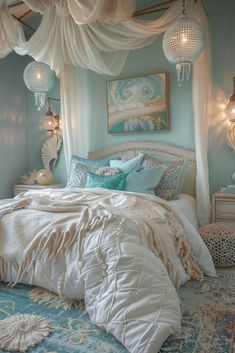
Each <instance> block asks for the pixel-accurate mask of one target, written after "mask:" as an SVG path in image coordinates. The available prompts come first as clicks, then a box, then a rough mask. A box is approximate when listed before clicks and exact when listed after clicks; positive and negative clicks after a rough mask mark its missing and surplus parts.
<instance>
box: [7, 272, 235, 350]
mask: <svg viewBox="0 0 235 353" xmlns="http://www.w3.org/2000/svg"><path fill="white" fill-rule="evenodd" d="M179 294H180V298H181V302H182V332H181V335H180V336H179V337H171V338H169V339H168V340H167V341H166V342H165V344H164V345H163V347H162V349H161V353H166V352H168V353H169V352H170V353H234V352H235V343H234V330H235V274H233V273H226V272H219V273H218V278H206V279H204V280H203V281H201V282H195V281H190V282H188V283H187V284H186V285H184V286H183V287H182V288H181V289H180V292H179ZM32 316H33V319H34V320H35V319H36V320H39V323H40V325H41V326H40V325H39V327H41V328H42V327H43V329H42V331H43V334H42V335H41V336H43V337H40V335H39V338H40V339H39V338H38V341H37V342H36V345H35V346H33V347H29V348H28V350H27V352H28V353H31V352H33V353H75V352H76V353H78V352H79V353H101V352H102V353H127V350H126V349H125V348H124V347H123V346H122V345H121V344H120V343H119V342H118V341H116V340H115V339H114V338H113V337H112V336H111V335H109V334H107V333H105V332H104V331H101V330H100V329H98V328H97V327H96V326H94V325H92V324H91V323H90V320H89V317H88V315H87V313H86V311H85V308H84V305H83V303H82V302H81V303H74V302H72V301H65V300H61V299H59V297H58V296H56V295H55V294H53V293H50V292H48V291H46V290H44V289H40V288H35V287H31V286H25V285H18V286H17V287H16V288H14V289H11V288H8V287H7V286H6V285H4V284H2V285H1V286H0V326H1V323H2V324H3V325H2V327H4V325H5V324H4V323H5V322H8V321H9V320H10V321H11V322H17V320H18V319H17V318H19V317H20V318H21V319H22V318H23V319H25V320H26V322H27V320H29V318H30V317H32ZM4 320H5V321H4ZM43 320H44V321H43ZM42 321H43V324H44V326H42ZM47 322H49V323H50V325H49V326H48V325H47V324H46V323H47ZM24 325H25V324H24ZM5 327H6V326H5ZM11 327H12V324H11ZM22 327H23V328H24V329H25V326H22ZM46 327H49V328H48V329H47V330H46V329H45V328H46ZM1 332H2V331H1ZM1 332H0V335H1ZM37 337H38V336H37ZM11 341H12V340H11ZM0 352H1V353H4V352H6V351H3V350H1V349H0ZM140 353H141V352H140Z"/></svg>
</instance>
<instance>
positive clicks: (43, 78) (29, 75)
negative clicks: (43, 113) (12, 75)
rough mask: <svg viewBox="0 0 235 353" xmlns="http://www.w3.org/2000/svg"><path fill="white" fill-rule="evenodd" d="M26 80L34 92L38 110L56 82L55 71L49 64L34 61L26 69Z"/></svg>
mask: <svg viewBox="0 0 235 353" xmlns="http://www.w3.org/2000/svg"><path fill="white" fill-rule="evenodd" d="M24 82H25V84H26V86H27V88H28V89H29V90H30V91H32V92H34V98H35V104H36V106H37V108H38V110H41V109H42V107H43V106H44V105H45V99H46V93H47V92H49V91H50V90H51V89H52V88H53V86H54V84H55V73H54V71H52V70H51V69H50V67H49V66H48V65H47V64H44V63H41V62H37V61H32V62H31V63H29V64H28V65H27V66H26V68H25V70H24Z"/></svg>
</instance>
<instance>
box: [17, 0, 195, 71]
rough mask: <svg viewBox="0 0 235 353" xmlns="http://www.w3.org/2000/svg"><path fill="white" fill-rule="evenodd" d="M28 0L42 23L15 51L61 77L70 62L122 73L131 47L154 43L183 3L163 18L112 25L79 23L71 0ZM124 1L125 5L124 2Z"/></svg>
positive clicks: (99, 22) (125, 8)
mask: <svg viewBox="0 0 235 353" xmlns="http://www.w3.org/2000/svg"><path fill="white" fill-rule="evenodd" d="M90 1H91V0H90ZM100 1H101V2H102V0H100ZM25 2H26V3H27V4H28V5H29V6H31V8H32V9H33V10H34V11H40V12H42V14H43V17H42V22H41V24H40V26H39V28H38V29H37V31H36V32H35V33H34V34H33V35H32V37H31V38H30V40H29V41H25V40H24V41H21V42H20V43H19V46H18V47H17V48H15V50H16V51H17V53H19V54H21V55H25V54H29V55H31V56H32V57H33V58H34V59H35V60H38V61H43V62H45V63H47V64H48V65H50V67H51V68H52V69H53V70H54V71H55V72H56V73H57V75H59V76H60V75H61V73H62V72H63V70H64V65H66V64H73V65H79V66H81V67H83V68H88V69H90V70H93V71H95V72H98V73H103V74H108V75H118V74H120V72H121V71H122V68H123V66H124V64H125V60H126V58H127V55H128V53H129V50H130V49H137V48H142V47H144V46H146V45H148V44H150V43H151V42H153V41H154V40H155V39H156V37H157V35H158V34H160V33H162V32H163V31H165V30H166V28H167V27H168V26H169V24H170V23H171V22H172V21H174V20H175V19H176V18H177V17H178V16H179V15H180V13H181V3H180V2H176V3H175V4H173V5H172V6H171V8H170V9H169V10H168V11H167V12H166V13H165V14H164V15H163V16H162V17H161V18H160V19H158V20H156V21H152V22H150V21H137V20H134V19H128V18H126V19H125V20H123V21H121V22H118V23H112V24H110V23H106V22H101V21H98V20H94V21H93V22H91V23H86V24H82V25H78V24H77V23H76V22H75V21H74V18H75V17H76V15H77V17H79V16H78V15H79V13H78V14H77V12H76V11H75V10H74V12H73V13H72V14H71V13H70V9H69V7H68V3H67V1H58V0H57V1H56V0H48V2H46V3H45V1H44V0H40V1H35V0H25ZM72 2H73V3H74V4H76V6H77V7H76V8H79V7H78V4H79V3H80V2H79V1H78V0H77V2H76V0H71V1H70V2H69V4H70V3H72ZM93 2H94V1H93ZM106 2H107V1H106ZM81 3H82V2H81ZM88 3H89V2H88ZM97 3H99V1H98V2H97ZM121 3H123V4H125V2H124V1H123V2H122V1H121V2H120V4H121ZM131 3H132V2H131ZM190 3H193V0H190ZM70 6H71V4H70ZM122 10H123V12H122V13H121V15H122V17H123V16H124V10H126V11H127V13H126V16H128V15H129V8H128V7H127V6H124V5H123V8H122ZM107 13H109V12H107ZM107 13H106V15H107ZM116 13H117V16H118V18H119V16H120V5H119V7H118V8H117V12H114V15H113V16H112V17H110V18H109V20H111V19H112V18H113V17H115V19H116V16H115V14H116ZM106 17H107V16H106ZM89 20H90V19H89ZM84 21H85V20H84Z"/></svg>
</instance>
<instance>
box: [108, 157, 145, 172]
mask: <svg viewBox="0 0 235 353" xmlns="http://www.w3.org/2000/svg"><path fill="white" fill-rule="evenodd" d="M143 158H144V155H143V153H141V152H140V153H139V154H138V156H136V157H135V158H132V159H129V160H128V161H120V160H112V159H111V160H110V167H112V168H118V169H120V170H121V171H122V172H124V173H129V172H131V171H132V170H136V169H140V168H141V163H142V160H143Z"/></svg>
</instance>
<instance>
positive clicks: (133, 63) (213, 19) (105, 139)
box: [28, 0, 235, 192]
mask: <svg viewBox="0 0 235 353" xmlns="http://www.w3.org/2000/svg"><path fill="white" fill-rule="evenodd" d="M140 3H141V1H139V4H140ZM142 3H143V5H146V6H147V5H151V1H150V0H149V1H148V3H147V4H145V2H144V1H142ZM204 5H205V7H206V10H207V13H208V16H209V25H210V29H211V35H212V59H213V84H214V89H215V90H214V91H215V96H214V101H213V105H214V106H216V109H215V112H214V114H213V121H212V126H211V128H210V133H209V170H210V186H211V191H212V192H214V191H216V190H218V189H219V188H220V187H221V186H224V185H227V184H228V183H231V181H230V174H231V172H232V170H234V169H235V154H234V153H233V152H232V150H231V149H229V148H228V147H227V145H226V143H225V138H224V136H225V131H226V123H225V113H224V111H222V110H221V108H219V109H217V106H218V105H219V106H221V105H222V106H224V105H225V104H226V99H227V98H228V97H229V96H230V95H231V93H232V77H233V76H235V59H234V58H235V46H234V38H235V22H234V17H235V2H234V1H233V0H226V1H221V0H204ZM215 9H216V10H215ZM162 71H168V72H169V93H170V96H169V98H170V120H171V128H170V131H168V132H159V133H148V134H133V135H131V134H126V135H125V134H123V135H121V134H120V135H109V134H108V133H107V113H106V91H105V89H106V88H105V87H106V80H109V79H111V77H108V76H100V75H98V74H96V73H93V72H89V73H88V75H89V82H90V87H91V89H90V97H91V104H93V105H94V107H95V109H94V114H93V115H92V116H91V117H90V126H92V131H91V132H90V150H99V149H102V148H105V147H106V146H109V145H112V144H115V143H119V142H123V141H134V140H148V141H163V142H168V143H171V144H174V145H176V146H181V147H185V148H189V149H194V145H195V143H194V127H193V113H192V97H191V93H192V91H191V82H189V83H188V84H187V85H186V86H184V87H182V88H178V86H177V82H176V74H175V67H174V65H171V64H169V63H168V62H167V60H166V59H165V57H164V54H163V52H162V36H160V37H159V38H158V39H157V40H156V41H155V42H154V43H153V44H151V45H150V46H148V47H146V48H143V49H140V50H134V51H131V52H130V54H129V57H128V59H127V62H126V64H125V67H124V69H123V72H122V74H121V75H120V76H119V77H127V76H132V75H142V74H145V73H146V74H148V73H154V72H162ZM53 93H54V92H53ZM55 94H56V95H57V94H59V84H57V87H56V89H55ZM50 95H52V93H50ZM32 104H33V100H32V96H29V121H30V125H29V135H28V137H29V151H30V152H29V166H30V168H41V167H42V164H41V162H40V157H39V156H40V145H41V143H42V141H43V132H42V129H41V122H42V117H41V115H40V114H38V113H37V111H36V109H35V108H33V107H32ZM56 177H57V180H58V181H61V180H63V179H64V178H65V164H64V157H63V154H62V155H61V156H60V161H59V163H58V166H57V168H56Z"/></svg>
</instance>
